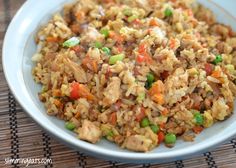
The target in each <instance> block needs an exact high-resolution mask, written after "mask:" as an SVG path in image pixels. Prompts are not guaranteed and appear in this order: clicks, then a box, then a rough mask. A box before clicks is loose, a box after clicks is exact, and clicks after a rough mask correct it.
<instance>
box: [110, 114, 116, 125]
mask: <svg viewBox="0 0 236 168" xmlns="http://www.w3.org/2000/svg"><path fill="white" fill-rule="evenodd" d="M116 122H117V116H116V112H114V113H111V115H110V118H109V123H111V124H112V125H116Z"/></svg>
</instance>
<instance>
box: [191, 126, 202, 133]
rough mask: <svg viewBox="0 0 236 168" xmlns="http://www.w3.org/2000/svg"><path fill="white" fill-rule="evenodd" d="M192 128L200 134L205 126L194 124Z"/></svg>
mask: <svg viewBox="0 0 236 168" xmlns="http://www.w3.org/2000/svg"><path fill="white" fill-rule="evenodd" d="M192 130H193V132H194V133H196V134H200V133H201V132H202V130H203V127H201V126H194V127H193V128H192Z"/></svg>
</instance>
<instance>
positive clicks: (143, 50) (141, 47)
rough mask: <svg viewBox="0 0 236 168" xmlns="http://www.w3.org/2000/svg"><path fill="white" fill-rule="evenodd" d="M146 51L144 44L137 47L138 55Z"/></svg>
mask: <svg viewBox="0 0 236 168" xmlns="http://www.w3.org/2000/svg"><path fill="white" fill-rule="evenodd" d="M146 49H147V46H146V44H145V43H142V44H140V45H139V48H138V52H139V53H140V54H143V53H146Z"/></svg>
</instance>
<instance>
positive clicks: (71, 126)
mask: <svg viewBox="0 0 236 168" xmlns="http://www.w3.org/2000/svg"><path fill="white" fill-rule="evenodd" d="M65 127H66V128H67V129H68V130H70V131H73V130H74V129H75V127H76V126H75V124H74V123H72V122H66V124H65Z"/></svg>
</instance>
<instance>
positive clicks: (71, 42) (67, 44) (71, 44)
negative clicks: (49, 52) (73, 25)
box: [62, 37, 80, 48]
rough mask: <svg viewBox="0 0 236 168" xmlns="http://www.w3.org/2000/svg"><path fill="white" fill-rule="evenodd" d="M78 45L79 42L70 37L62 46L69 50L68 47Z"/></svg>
mask: <svg viewBox="0 0 236 168" xmlns="http://www.w3.org/2000/svg"><path fill="white" fill-rule="evenodd" d="M79 43H80V40H79V39H78V38H77V37H72V38H70V39H69V40H66V41H65V42H64V43H63V44H62V46H63V47H68V48H70V47H74V46H76V45H78V44H79Z"/></svg>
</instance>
